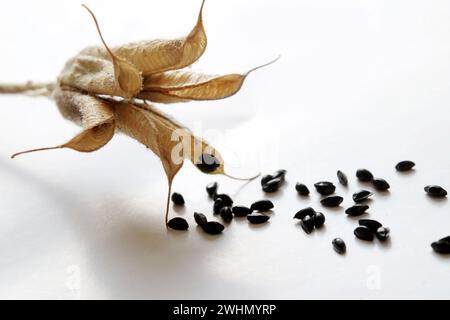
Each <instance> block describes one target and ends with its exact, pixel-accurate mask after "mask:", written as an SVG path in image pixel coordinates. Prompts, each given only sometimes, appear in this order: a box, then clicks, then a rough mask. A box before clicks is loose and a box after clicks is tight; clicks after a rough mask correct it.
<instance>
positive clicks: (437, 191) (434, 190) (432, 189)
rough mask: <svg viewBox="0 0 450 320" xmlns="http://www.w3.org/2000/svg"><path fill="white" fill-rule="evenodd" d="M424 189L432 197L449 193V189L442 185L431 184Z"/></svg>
mask: <svg viewBox="0 0 450 320" xmlns="http://www.w3.org/2000/svg"><path fill="white" fill-rule="evenodd" d="M424 190H425V192H426V193H427V194H428V195H429V196H430V197H434V198H443V197H445V196H446V195H447V191H446V190H445V189H444V188H442V187H441V186H436V185H429V186H426V187H425V188H424Z"/></svg>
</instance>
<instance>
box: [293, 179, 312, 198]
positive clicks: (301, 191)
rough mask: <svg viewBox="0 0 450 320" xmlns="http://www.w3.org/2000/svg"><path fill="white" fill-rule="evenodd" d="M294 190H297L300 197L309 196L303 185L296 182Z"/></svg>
mask: <svg viewBox="0 0 450 320" xmlns="http://www.w3.org/2000/svg"><path fill="white" fill-rule="evenodd" d="M295 190H297V192H298V194H299V195H301V196H307V195H309V189H308V187H307V186H306V185H304V184H303V183H300V182H297V183H296V184H295Z"/></svg>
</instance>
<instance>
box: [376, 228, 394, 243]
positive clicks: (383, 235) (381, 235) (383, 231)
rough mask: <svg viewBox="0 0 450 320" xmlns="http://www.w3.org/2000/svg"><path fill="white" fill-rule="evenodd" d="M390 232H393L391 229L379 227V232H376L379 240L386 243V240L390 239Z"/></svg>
mask: <svg viewBox="0 0 450 320" xmlns="http://www.w3.org/2000/svg"><path fill="white" fill-rule="evenodd" d="M390 232H391V230H390V229H389V228H386V227H379V228H378V229H377V232H375V236H376V237H377V238H378V240H380V241H385V240H387V238H389V233H390Z"/></svg>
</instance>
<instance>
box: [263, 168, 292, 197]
mask: <svg viewBox="0 0 450 320" xmlns="http://www.w3.org/2000/svg"><path fill="white" fill-rule="evenodd" d="M286 173H287V171H286V170H283V169H281V170H278V171H275V172H274V173H273V174H266V175H264V176H263V177H262V178H261V187H262V189H263V191H264V192H267V193H272V192H276V191H278V189H280V187H281V185H282V184H283V183H284V178H285V176H286Z"/></svg>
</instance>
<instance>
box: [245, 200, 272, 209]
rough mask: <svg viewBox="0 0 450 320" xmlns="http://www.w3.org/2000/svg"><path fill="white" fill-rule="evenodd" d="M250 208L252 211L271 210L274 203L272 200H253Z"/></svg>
mask: <svg viewBox="0 0 450 320" xmlns="http://www.w3.org/2000/svg"><path fill="white" fill-rule="evenodd" d="M250 209H251V210H252V211H269V210H271V209H273V203H272V201H270V200H259V201H256V202H253V203H252V205H251V206H250Z"/></svg>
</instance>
